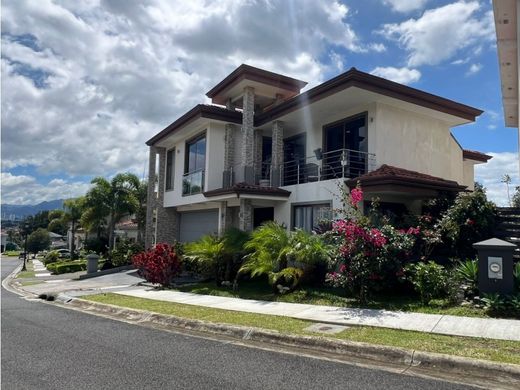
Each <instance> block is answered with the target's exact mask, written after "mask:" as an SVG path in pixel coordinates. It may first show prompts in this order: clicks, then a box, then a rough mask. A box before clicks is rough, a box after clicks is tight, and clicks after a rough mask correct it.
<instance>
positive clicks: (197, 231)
mask: <svg viewBox="0 0 520 390" xmlns="http://www.w3.org/2000/svg"><path fill="white" fill-rule="evenodd" d="M180 220H181V221H180V225H179V228H180V229H179V240H180V241H181V242H190V241H196V240H198V239H199V238H200V237H202V236H204V235H206V234H217V233H218V209H215V210H204V211H189V212H184V213H180Z"/></svg>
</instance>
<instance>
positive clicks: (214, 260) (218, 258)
mask: <svg viewBox="0 0 520 390" xmlns="http://www.w3.org/2000/svg"><path fill="white" fill-rule="evenodd" d="M224 253H225V251H224V242H223V240H222V239H220V238H218V237H215V236H203V237H201V238H200V239H199V240H198V241H194V242H190V243H188V244H186V245H185V246H184V258H185V259H186V260H187V261H188V262H191V263H192V264H193V266H194V268H195V270H196V271H197V272H199V273H201V274H203V275H205V276H208V277H209V276H211V275H215V280H216V282H217V285H219V284H220V283H219V282H220V280H219V277H218V276H219V272H218V271H219V268H220V265H221V263H222V262H223V259H224Z"/></svg>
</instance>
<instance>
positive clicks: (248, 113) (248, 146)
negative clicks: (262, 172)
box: [241, 87, 255, 183]
mask: <svg viewBox="0 0 520 390" xmlns="http://www.w3.org/2000/svg"><path fill="white" fill-rule="evenodd" d="M243 99H244V101H243V111H242V161H241V164H242V165H243V166H244V178H245V180H244V181H245V182H247V183H252V182H253V181H254V157H255V155H254V152H253V144H254V136H255V134H254V127H253V126H254V115H255V107H254V106H255V89H254V88H252V87H246V88H244V98H243Z"/></svg>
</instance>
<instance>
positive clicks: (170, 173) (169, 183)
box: [166, 149, 175, 191]
mask: <svg viewBox="0 0 520 390" xmlns="http://www.w3.org/2000/svg"><path fill="white" fill-rule="evenodd" d="M174 161H175V149H171V150H168V152H167V153H166V191H171V190H173V179H174V175H175V162H174Z"/></svg>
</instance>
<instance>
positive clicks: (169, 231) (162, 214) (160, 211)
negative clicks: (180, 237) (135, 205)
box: [156, 148, 177, 244]
mask: <svg viewBox="0 0 520 390" xmlns="http://www.w3.org/2000/svg"><path fill="white" fill-rule="evenodd" d="M158 153H159V176H158V191H157V216H156V218H157V223H156V226H157V228H156V242H166V243H168V244H173V243H174V242H175V241H176V239H177V211H176V210H175V208H173V207H164V186H165V180H166V149H165V148H158Z"/></svg>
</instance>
